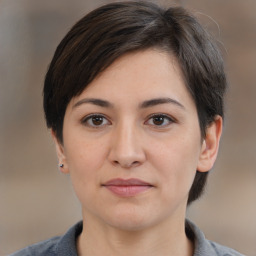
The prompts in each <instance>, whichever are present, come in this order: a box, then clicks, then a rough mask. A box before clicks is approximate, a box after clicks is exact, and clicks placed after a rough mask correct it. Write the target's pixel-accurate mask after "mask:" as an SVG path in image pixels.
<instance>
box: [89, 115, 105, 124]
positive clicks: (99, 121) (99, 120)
mask: <svg viewBox="0 0 256 256" xmlns="http://www.w3.org/2000/svg"><path fill="white" fill-rule="evenodd" d="M91 122H92V123H93V125H95V126H98V125H102V124H103V122H104V118H103V117H102V116H94V117H92V121H91Z"/></svg>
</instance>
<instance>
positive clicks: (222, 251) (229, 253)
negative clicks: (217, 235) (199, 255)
mask: <svg viewBox="0 0 256 256" xmlns="http://www.w3.org/2000/svg"><path fill="white" fill-rule="evenodd" d="M208 243H209V244H210V246H211V247H212V248H213V249H214V251H215V252H216V255H218V256H245V255H244V254H241V253H239V252H237V251H235V250H233V249H231V248H228V247H226V246H223V245H220V244H217V243H215V242H212V241H208Z"/></svg>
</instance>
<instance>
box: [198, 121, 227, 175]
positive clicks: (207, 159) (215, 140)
mask: <svg viewBox="0 0 256 256" xmlns="http://www.w3.org/2000/svg"><path fill="white" fill-rule="evenodd" d="M221 133H222V117H221V116H216V118H215V120H214V121H213V122H212V123H211V124H210V125H209V126H208V127H207V129H206V136H205V139H204V141H203V144H202V149H201V153H200V157H199V161H198V165H197V170H198V171H199V172H208V171H209V170H210V169H211V168H212V167H213V164H214V162H215V160H216V158H217V154H218V150H219V142H220V137H221Z"/></svg>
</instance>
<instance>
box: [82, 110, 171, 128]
mask: <svg viewBox="0 0 256 256" xmlns="http://www.w3.org/2000/svg"><path fill="white" fill-rule="evenodd" d="M93 118H100V119H101V120H99V121H100V122H103V124H102V123H100V124H98V125H97V124H95V123H94V124H93V123H92V122H93ZM154 118H160V119H162V120H161V121H163V123H164V124H154V123H150V120H152V122H153V119H154ZM95 121H97V120H95ZM166 121H167V124H165V122H166ZM89 122H91V123H89ZM175 122H176V121H175V119H174V118H172V117H170V116H169V115H166V114H161V113H159V114H152V115H151V116H149V118H148V119H147V120H146V121H145V123H144V124H147V125H150V126H154V127H157V128H165V127H168V126H169V125H170V124H172V123H175ZM81 123H82V124H83V125H85V126H88V127H90V128H93V129H99V128H102V127H105V126H107V125H111V124H112V123H111V122H110V121H109V119H108V118H107V117H106V116H105V115H103V114H90V115H88V116H86V117H85V118H83V119H82V120H81Z"/></svg>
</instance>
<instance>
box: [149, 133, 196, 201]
mask: <svg viewBox="0 0 256 256" xmlns="http://www.w3.org/2000/svg"><path fill="white" fill-rule="evenodd" d="M195 137H196V136H195ZM195 137H194V138H193V139H191V140H190V139H189V138H188V137H186V138H185V137H179V138H178V137H176V138H175V139H174V138H173V139H171V140H165V141H164V142H163V143H161V144H159V143H152V147H151V148H152V149H153V150H152V151H151V152H150V158H151V159H152V165H153V166H154V168H155V169H156V170H157V171H158V172H159V174H160V175H158V178H159V179H160V180H159V181H158V183H159V185H160V186H162V189H163V191H164V192H165V193H167V194H169V195H170V196H173V197H177V196H178V197H179V195H180V196H186V195H187V193H188V192H189V190H190V187H191V185H192V183H193V180H194V177H195V174H196V168H197V163H198V159H199V152H200V144H199V142H198V141H200V140H196V139H195Z"/></svg>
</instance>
